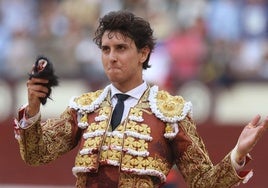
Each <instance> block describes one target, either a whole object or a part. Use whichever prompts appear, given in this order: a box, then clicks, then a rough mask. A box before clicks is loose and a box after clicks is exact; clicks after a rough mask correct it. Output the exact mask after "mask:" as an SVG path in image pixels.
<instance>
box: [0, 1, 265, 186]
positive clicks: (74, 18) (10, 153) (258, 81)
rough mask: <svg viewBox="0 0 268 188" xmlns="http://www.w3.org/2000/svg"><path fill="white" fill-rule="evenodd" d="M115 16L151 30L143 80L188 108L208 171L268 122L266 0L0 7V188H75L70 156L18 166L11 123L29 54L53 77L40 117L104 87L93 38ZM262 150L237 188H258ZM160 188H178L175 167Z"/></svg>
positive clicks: (22, 99)
mask: <svg viewBox="0 0 268 188" xmlns="http://www.w3.org/2000/svg"><path fill="white" fill-rule="evenodd" d="M119 9H128V10H131V11H133V12H134V13H135V14H137V15H139V16H141V17H144V18H145V19H147V20H148V21H149V22H150V23H151V26H152V28H153V29H154V34H155V36H156V37H157V46H156V49H155V51H154V53H153V54H152V57H151V60H150V64H151V65H152V67H151V68H150V69H148V70H146V71H144V79H145V80H147V81H148V82H151V83H155V84H158V85H159V86H160V88H162V89H166V90H168V91H169V92H170V93H172V94H179V95H182V96H183V97H184V98H185V99H186V100H189V101H192V103H193V107H194V108H193V114H194V118H195V120H196V122H197V129H198V131H199V133H200V135H201V136H202V138H203V139H204V142H205V144H206V146H207V149H208V151H209V153H210V157H211V159H212V161H213V162H214V163H215V164H216V163H217V162H219V161H220V160H221V159H222V158H223V157H224V156H225V155H226V154H227V153H228V152H229V151H230V150H231V149H232V148H233V147H234V145H235V143H236V140H237V138H238V136H239V134H240V132H241V130H242V128H243V126H244V125H245V124H246V123H247V122H249V121H250V120H251V119H252V118H253V117H254V116H255V115H256V114H260V115H262V117H263V118H264V117H265V116H267V115H268V97H267V96H268V84H267V83H268V41H267V39H268V3H267V1H266V0H192V1H191V0H75V1H73V0H0V129H1V131H0V151H1V154H0V167H1V168H0V187H23V186H25V187H31V186H33V187H74V183H75V178H74V176H73V175H72V172H71V168H72V166H73V163H74V157H75V154H76V149H74V151H72V152H71V153H68V154H67V155H65V156H63V157H61V158H60V159H58V160H56V161H55V162H52V163H51V164H49V165H46V166H41V167H30V166H28V165H26V164H25V163H24V162H23V161H22V160H21V158H20V154H19V149H18V144H17V142H16V140H15V139H14V134H13V119H14V118H15V117H16V116H17V114H16V113H17V109H18V108H19V107H20V106H22V105H24V104H25V103H27V93H26V80H27V79H28V73H29V72H30V70H31V67H32V65H33V63H34V62H35V60H36V57H37V56H38V55H45V56H47V57H48V58H49V59H50V60H51V61H52V62H53V63H54V66H55V70H56V74H57V75H58V76H59V77H60V86H59V87H57V88H55V89H54V90H53V92H52V99H53V100H49V101H48V103H47V104H46V105H45V106H44V107H43V108H42V113H43V114H44V115H43V116H42V117H43V118H47V117H55V116H57V115H59V114H60V113H61V112H62V111H63V110H64V109H65V108H66V107H67V105H68V102H69V99H70V98H71V97H72V96H74V95H79V94H81V93H83V92H88V91H92V90H96V89H99V88H102V87H104V86H105V85H106V84H107V83H108V82H107V78H106V77H105V75H104V72H103V71H102V64H101V61H100V51H99V49H98V48H97V46H96V45H95V44H94V43H93V41H92V38H93V37H94V31H95V29H96V27H97V23H98V19H99V17H101V16H103V15H104V14H106V13H107V12H109V11H112V10H119ZM267 141H268V136H267V135H264V137H263V139H262V140H260V142H259V143H258V145H257V146H256V148H255V150H254V151H252V153H251V155H252V156H253V158H254V160H253V161H251V163H250V164H249V165H248V166H247V168H249V169H251V168H253V169H254V176H253V178H252V179H251V180H250V181H249V182H248V183H247V184H245V185H241V186H240V187H244V188H246V187H247V188H265V187H267V185H268V183H267V182H266V179H265V178H266V177H265V175H266V174H267V173H266V169H267V168H268V164H267V160H266V159H267V158H268V151H267V150H266V148H267V146H266V144H265V143H266V142H267ZM165 187H170V188H172V187H173V188H177V187H181V188H184V187H186V186H185V184H184V182H183V179H182V178H181V176H180V174H179V172H178V171H177V169H176V168H175V167H174V169H173V170H172V172H171V173H170V175H169V176H168V184H167V185H166V186H165Z"/></svg>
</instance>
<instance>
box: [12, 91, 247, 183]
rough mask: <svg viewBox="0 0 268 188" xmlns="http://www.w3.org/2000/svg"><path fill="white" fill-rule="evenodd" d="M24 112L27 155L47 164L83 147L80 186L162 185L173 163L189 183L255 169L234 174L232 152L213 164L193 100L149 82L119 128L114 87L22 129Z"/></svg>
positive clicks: (236, 178)
mask: <svg viewBox="0 0 268 188" xmlns="http://www.w3.org/2000/svg"><path fill="white" fill-rule="evenodd" d="M24 111H25V109H24V108H22V109H20V111H19V117H18V119H16V120H15V122H16V124H15V134H16V138H17V139H18V143H19V146H20V153H21V156H22V159H23V160H24V161H25V162H26V163H28V164H30V165H41V164H46V163H49V162H50V161H53V160H55V159H57V158H58V157H59V156H61V155H63V154H64V153H66V152H68V151H70V150H72V149H73V148H74V147H76V146H77V145H78V144H79V151H78V153H77V156H76V159H75V164H74V167H73V169H72V171H73V174H74V175H75V176H76V177H77V182H76V186H77V187H87V186H89V187H98V186H99V187H106V186H107V187H127V188H128V187H143V188H146V187H158V186H161V185H162V184H163V183H164V182H165V181H166V177H167V175H168V173H169V171H170V169H171V168H172V166H173V165H177V167H178V169H179V170H180V172H181V174H182V176H183V178H184V179H185V181H186V183H187V185H188V186H189V187H192V188H198V187H202V188H212V187H213V188H226V187H232V186H233V185H235V184H237V183H239V182H240V181H242V180H244V179H245V178H246V177H247V176H249V174H250V173H248V172H240V174H238V173H237V172H236V170H235V169H234V167H233V166H232V164H231V159H230V153H229V154H227V155H226V156H225V157H224V159H223V160H222V161H221V162H219V163H218V164H217V165H215V166H214V165H213V164H212V162H211V160H210V159H209V156H208V153H207V150H206V148H205V146H204V143H203V141H202V139H201V138H200V136H199V135H198V133H197V131H196V126H195V123H194V122H193V119H192V105H191V103H190V102H186V101H185V100H184V99H183V98H182V97H181V96H172V95H170V94H169V93H168V92H166V91H162V90H161V91H159V90H158V87H157V86H153V87H148V89H147V90H146V91H145V93H144V94H143V96H142V97H141V98H140V100H139V102H138V104H137V105H135V106H134V107H132V108H131V109H130V111H129V113H128V115H127V117H126V119H125V120H124V121H123V123H121V124H120V125H119V126H118V127H117V128H116V129H115V130H114V131H112V130H111V126H110V120H111V115H112V105H111V99H110V86H107V87H106V88H104V89H103V90H98V91H95V92H90V93H85V94H83V95H81V96H79V97H74V98H72V99H71V101H70V104H69V106H68V107H67V108H66V110H65V111H64V112H63V113H62V114H61V116H60V117H59V118H56V119H48V120H46V121H45V122H42V123H41V118H40V119H39V120H38V121H37V122H35V123H33V125H31V126H29V127H28V128H24V129H22V128H21V126H20V121H21V120H22V119H23V114H24ZM100 173H102V174H100ZM99 174H100V175H99ZM103 174H105V175H103ZM246 175H247V176H246ZM100 182H102V183H100Z"/></svg>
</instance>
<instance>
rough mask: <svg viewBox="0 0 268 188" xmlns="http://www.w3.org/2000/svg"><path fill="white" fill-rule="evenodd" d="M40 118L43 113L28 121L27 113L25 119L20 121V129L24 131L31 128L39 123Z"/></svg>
mask: <svg viewBox="0 0 268 188" xmlns="http://www.w3.org/2000/svg"><path fill="white" fill-rule="evenodd" d="M40 116H41V113H40V112H38V113H37V114H36V115H34V116H33V117H31V118H28V119H27V118H26V117H25V113H24V115H23V118H22V119H21V120H20V123H19V126H20V128H22V129H27V128H29V127H30V126H31V125H33V124H34V123H35V122H37V121H38V120H39V118H40Z"/></svg>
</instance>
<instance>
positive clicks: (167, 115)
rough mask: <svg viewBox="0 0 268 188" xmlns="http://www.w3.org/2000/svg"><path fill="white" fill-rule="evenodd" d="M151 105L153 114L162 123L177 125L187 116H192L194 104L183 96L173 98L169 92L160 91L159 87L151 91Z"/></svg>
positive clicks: (154, 87)
mask: <svg viewBox="0 0 268 188" xmlns="http://www.w3.org/2000/svg"><path fill="white" fill-rule="evenodd" d="M149 104H150V108H151V110H152V112H153V113H154V114H155V115H156V116H157V117H158V118H159V119H161V120H162V121H164V122H169V123H176V122H178V121H181V120H183V119H184V118H185V117H186V116H187V114H189V115H192V103H191V102H187V101H185V100H184V99H183V97H182V96H172V95H170V94H169V93H168V92H167V91H163V90H158V87H157V86H153V87H152V88H151V89H150V94H149Z"/></svg>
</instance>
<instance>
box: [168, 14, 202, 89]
mask: <svg viewBox="0 0 268 188" xmlns="http://www.w3.org/2000/svg"><path fill="white" fill-rule="evenodd" d="M200 22H201V23H202V19H201V18H200V19H198V20H196V22H195V25H193V26H191V27H189V28H185V29H178V30H176V32H174V33H173V35H171V37H170V38H169V39H167V42H166V44H167V45H166V47H167V50H168V53H169V54H170V57H171V64H170V67H169V68H170V70H169V78H168V81H167V84H168V85H169V86H168V87H170V91H173V92H176V90H178V88H179V87H180V86H181V85H182V84H183V83H185V82H187V81H192V80H195V79H198V78H199V75H200V70H201V66H202V64H203V60H204V57H205V55H206V44H205V43H204V42H205V41H204V35H203V34H204V33H203V32H204V30H203V27H202V24H201V25H200Z"/></svg>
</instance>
